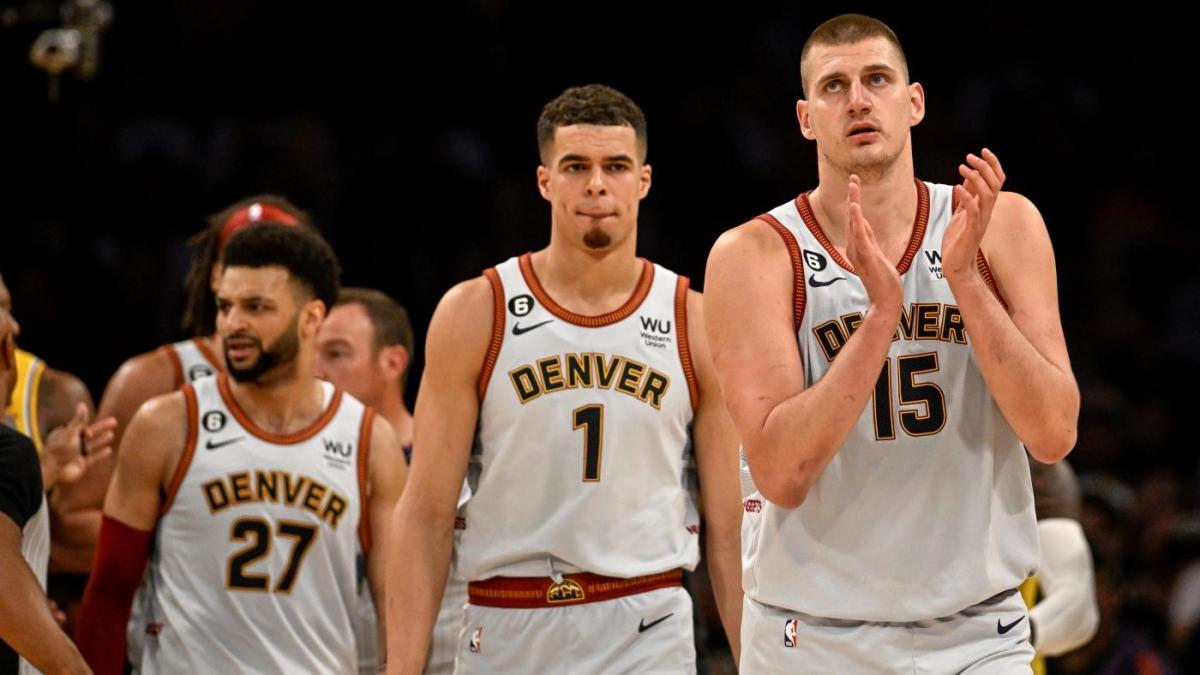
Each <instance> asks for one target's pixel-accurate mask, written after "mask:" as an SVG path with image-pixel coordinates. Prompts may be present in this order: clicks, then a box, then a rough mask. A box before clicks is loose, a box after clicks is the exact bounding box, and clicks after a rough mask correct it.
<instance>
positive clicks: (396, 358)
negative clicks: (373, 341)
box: [379, 345, 411, 377]
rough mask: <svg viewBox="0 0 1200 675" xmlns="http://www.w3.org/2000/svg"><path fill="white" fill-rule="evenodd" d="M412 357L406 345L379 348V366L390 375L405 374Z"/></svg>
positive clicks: (398, 375)
mask: <svg viewBox="0 0 1200 675" xmlns="http://www.w3.org/2000/svg"><path fill="white" fill-rule="evenodd" d="M410 358H411V357H410V356H409V354H408V350H407V349H405V348H404V345H388V346H387V347H384V348H383V349H380V350H379V366H380V367H381V368H383V370H384V372H385V373H387V374H388V375H394V376H396V377H401V376H403V375H404V371H406V370H408V362H409V360H410Z"/></svg>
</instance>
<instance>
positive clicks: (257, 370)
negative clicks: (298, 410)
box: [225, 316, 300, 382]
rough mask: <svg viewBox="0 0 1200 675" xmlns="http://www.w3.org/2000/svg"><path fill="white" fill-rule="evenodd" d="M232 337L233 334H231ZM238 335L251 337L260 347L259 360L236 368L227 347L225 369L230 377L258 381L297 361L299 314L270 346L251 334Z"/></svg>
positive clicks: (241, 380)
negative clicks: (273, 371)
mask: <svg viewBox="0 0 1200 675" xmlns="http://www.w3.org/2000/svg"><path fill="white" fill-rule="evenodd" d="M231 337H232V336H231ZM238 337H242V338H250V339H251V340H253V341H254V346H255V347H257V348H258V360H256V361H255V362H254V363H252V364H250V365H249V366H247V367H245V368H240V369H239V368H236V367H234V365H233V362H232V361H231V360H230V358H229V348H228V347H226V348H225V370H226V371H227V372H228V373H229V375H230V377H232V378H233V379H235V380H237V381H238V382H258V381H259V380H260V379H261V378H262V376H263V375H266V374H267V373H269V372H271V371H272V370H275V369H276V368H278V367H280V366H290V365H292V364H294V363H295V361H296V356H297V355H298V354H299V353H300V330H299V316H297V317H296V319H295V320H293V321H292V325H291V327H290V328H288V329H287V330H285V331H284V332H283V335H280V336H279V338H278V339H277V340H275V342H273V343H271V345H270V346H267V347H264V346H263V343H262V340H260V339H258V338H257V337H253V336H249V335H240V336H238Z"/></svg>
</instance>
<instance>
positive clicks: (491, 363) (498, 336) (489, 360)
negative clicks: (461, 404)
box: [479, 267, 504, 401]
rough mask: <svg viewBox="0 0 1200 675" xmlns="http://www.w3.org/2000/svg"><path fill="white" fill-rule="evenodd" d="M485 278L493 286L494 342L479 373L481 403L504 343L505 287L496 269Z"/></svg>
mask: <svg viewBox="0 0 1200 675" xmlns="http://www.w3.org/2000/svg"><path fill="white" fill-rule="evenodd" d="M483 276H485V277H487V280H488V283H490V284H491V285H492V341H491V343H490V344H489V345H488V350H487V356H486V357H484V359H483V368H482V369H481V370H480V371H479V400H480V401H482V400H483V396H484V394H486V393H487V387H488V382H489V381H490V380H491V379H492V370H494V369H495V368H496V359H498V358H500V344H501V343H503V342H504V285H503V284H502V283H500V273H499V272H497V271H496V268H494V267H489V268H488V269H486V270H484V271H483Z"/></svg>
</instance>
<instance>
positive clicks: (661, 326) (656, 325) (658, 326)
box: [638, 316, 671, 335]
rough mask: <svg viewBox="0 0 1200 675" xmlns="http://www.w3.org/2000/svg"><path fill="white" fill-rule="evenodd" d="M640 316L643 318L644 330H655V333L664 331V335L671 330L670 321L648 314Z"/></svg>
mask: <svg viewBox="0 0 1200 675" xmlns="http://www.w3.org/2000/svg"><path fill="white" fill-rule="evenodd" d="M638 318H639V319H641V320H642V330H649V331H654V332H655V333H662V334H663V335H666V334H668V333H670V332H671V322H670V321H661V320H659V319H651V318H650V317H648V316H639V317H638Z"/></svg>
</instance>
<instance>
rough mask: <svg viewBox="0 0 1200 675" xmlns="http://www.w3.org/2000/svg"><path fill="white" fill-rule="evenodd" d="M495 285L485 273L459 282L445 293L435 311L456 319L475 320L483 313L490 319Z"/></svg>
mask: <svg viewBox="0 0 1200 675" xmlns="http://www.w3.org/2000/svg"><path fill="white" fill-rule="evenodd" d="M495 283H496V282H495V281H493V280H491V279H489V275H488V274H487V273H485V274H482V275H480V276H477V277H475V278H473V279H468V280H466V281H461V282H459V283H457V284H455V285H454V286H453V287H451V288H450V290H448V291H446V293H445V294H444V295H443V296H442V299H441V301H440V302H439V303H438V306H437V310H436V311H437V312H439V313H442V314H448V315H450V316H452V317H454V318H458V319H465V318H468V317H476V318H477V317H478V315H479V313H480V312H481V311H485V312H486V313H485V317H486V318H488V319H490V317H491V314H490V312H491V311H492V309H493V305H494V304H495V294H496V290H495V288H494V284H495Z"/></svg>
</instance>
